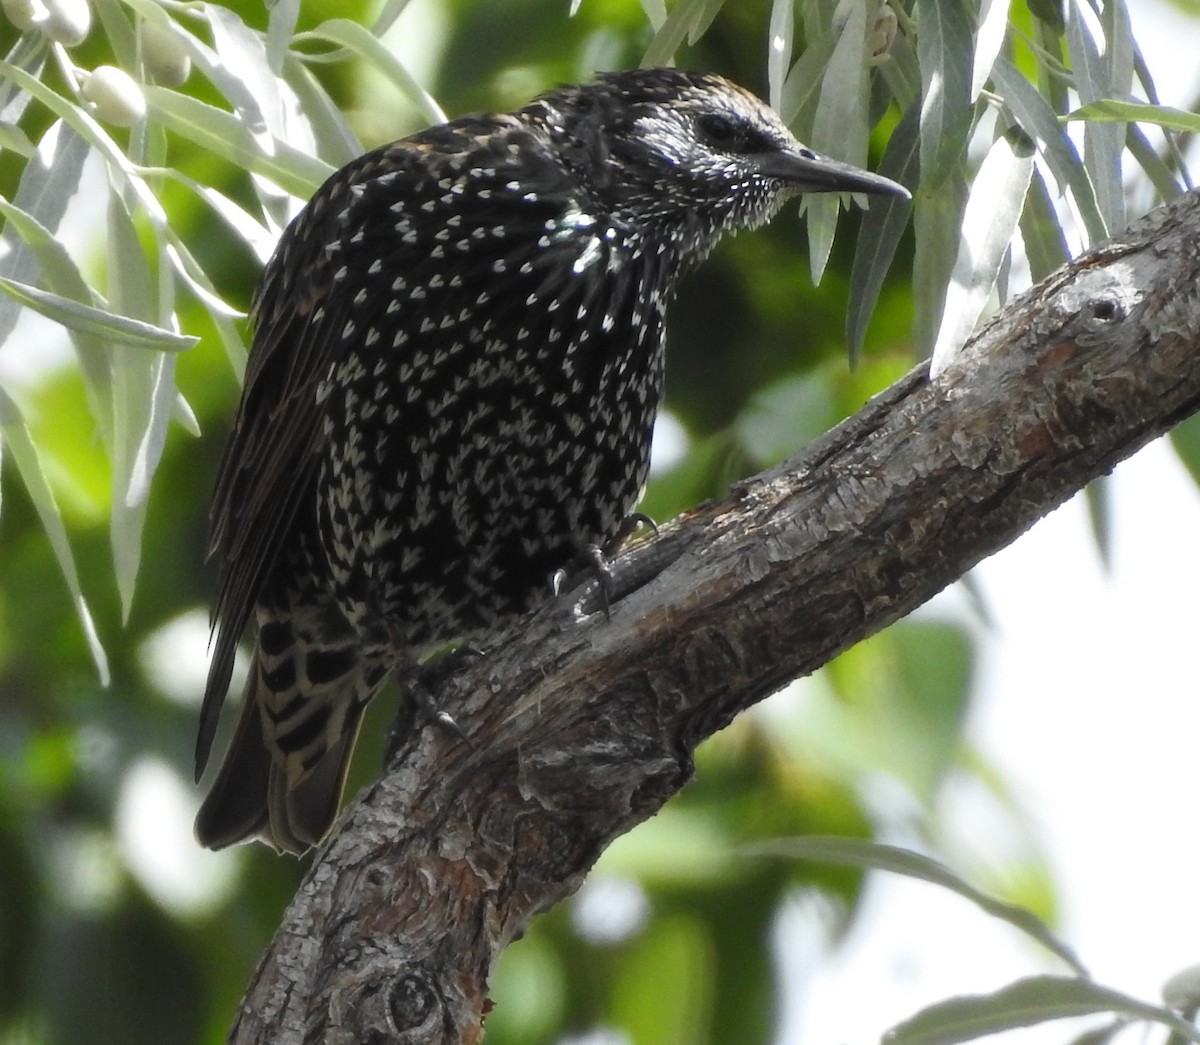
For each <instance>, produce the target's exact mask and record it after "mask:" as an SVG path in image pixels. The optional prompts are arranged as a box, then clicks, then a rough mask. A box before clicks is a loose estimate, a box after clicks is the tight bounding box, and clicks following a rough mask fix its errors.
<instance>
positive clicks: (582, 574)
mask: <svg viewBox="0 0 1200 1045" xmlns="http://www.w3.org/2000/svg"><path fill="white" fill-rule="evenodd" d="M642 526H648V527H649V528H650V530H651V531H652V533H653V535H654V536H655V537H657V536H658V524H657V523H655V521H654V520H653V519H651V518H650V516H648V515H646V514H645V513H644V512H633V513H632V514H631V515H628V516H626V517H625V519H624V520H622V522H621V525H620V526H619V527H618V529H617V532H616V533H615V534H613V536H612V537H610V538H609V539H608V540H607V541H606V542H605V543H604V544H603V545H598V544H589V545H588V546H587V547H586V548H585V549H584V550H583V551H582V552H580V553H579V554H578V555H577V556H576V557H575V558H574V560H573V561H572V562H571V563H570V564H568V566H567V567H565V568H563V569H559V570H555V571H554V574H553V575H552V576H551V578H550V590H551V591H552V592H553V593H554V596H555V597H556V598H557V597H558V596H559V595H561V594H562V593H563V592H567V591H571V590H572V589H574V588H577V587H578V586H579V585H580V584H582V583H583V582H585V581H594V582H595V584H596V587H597V592H598V595H599V598H600V608H601V609H602V610H603V611H604V619H605V620H611V619H612V604H613V603H614V602H615V601H616V600H617V599H618V598H619V597H620V595H621V594H624V593H623V592H618V591H617V584H616V575H615V573H614V571H613V567H612V559H613V558H615V557H616V556H617V554H618V553H619V552H620V551H621V550H622V548H623V546H624V545H625V543H626V541H628V540H629V538H630V537H632V536H633V535H634V534H635V533H636V532H637V531H638V530H639V529H641V527H642ZM581 601H582V600H581Z"/></svg>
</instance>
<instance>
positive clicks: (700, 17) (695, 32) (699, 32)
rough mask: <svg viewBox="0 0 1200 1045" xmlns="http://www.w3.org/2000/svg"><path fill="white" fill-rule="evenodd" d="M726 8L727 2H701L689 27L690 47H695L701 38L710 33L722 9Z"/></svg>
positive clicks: (716, 0) (705, 0)
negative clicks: (710, 28)
mask: <svg viewBox="0 0 1200 1045" xmlns="http://www.w3.org/2000/svg"><path fill="white" fill-rule="evenodd" d="M724 6H725V0H700V3H699V10H698V11H697V12H696V14H695V16H694V17H693V18H692V24H691V25H690V26H689V27H688V36H687V41H688V46H690V47H695V45H696V44H697V43H698V42H699V41H700V38H701V37H702V36H704V34H705V33H707V32H708V30H709V27H710V26H711V25H712V24H713V20H714V19H715V18H716V17H717V15H718V14H720V13H721V8H722V7H724Z"/></svg>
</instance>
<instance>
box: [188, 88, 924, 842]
mask: <svg viewBox="0 0 1200 1045" xmlns="http://www.w3.org/2000/svg"><path fill="white" fill-rule="evenodd" d="M826 190H832V191H852V192H882V193H892V194H903V190H902V189H900V187H899V186H896V185H893V184H892V183H891V182H888V181H886V180H885V179H882V178H877V177H875V176H873V175H870V174H866V173H864V172H861V171H857V170H855V169H854V168H851V167H847V166H845V165H842V164H837V163H834V162H832V161H828V160H824V159H821V158H819V157H816V156H814V155H813V154H812V153H811V152H810V151H809V150H807V149H805V148H804V147H803V146H801V145H800V144H799V143H798V142H796V141H795V139H794V138H793V137H792V136H791V135H790V134H789V133H788V132H787V130H786V129H785V128H784V127H783V125H782V124H781V123H780V122H779V120H778V118H777V117H776V116H775V115H774V114H773V113H772V112H771V111H770V110H769V109H768V108H767V107H766V106H764V105H763V103H762V102H760V101H759V100H758V99H756V98H754V97H753V96H752V95H750V94H748V93H746V92H745V91H743V90H741V89H740V88H738V87H736V86H734V85H732V84H730V83H728V82H727V81H725V80H722V79H720V78H718V77H714V76H704V75H698V74H693V73H685V72H679V71H676V70H669V69H657V70H643V71H638V72H624V73H611V74H606V75H603V76H601V77H599V79H598V81H597V82H596V83H594V84H590V85H586V86H581V87H567V88H563V89H561V90H559V91H555V92H553V93H551V94H549V95H546V96H545V97H544V98H542V99H540V100H538V101H535V102H533V103H532V104H530V105H529V106H527V107H526V108H524V109H522V110H520V111H518V112H516V113H513V114H502V115H484V116H470V117H464V118H463V119H460V120H455V121H453V122H451V123H448V124H444V125H442V126H438V127H433V128H430V129H429V130H426V131H423V132H421V133H420V134H416V135H413V136H412V137H411V138H407V139H405V140H403V141H399V142H395V143H393V144H391V145H388V146H385V147H383V148H381V149H377V150H375V151H374V152H371V153H368V154H367V155H365V156H363V157H361V158H359V159H358V160H356V161H354V162H353V163H351V164H349V165H348V166H347V167H345V168H343V169H342V170H340V171H338V172H337V173H336V174H334V175H333V177H331V178H330V179H329V181H328V182H326V183H325V185H324V186H323V187H322V188H321V189H320V191H319V192H318V193H317V194H316V196H314V198H313V199H312V201H311V202H310V203H309V204H308V206H307V207H306V208H305V209H304V210H303V211H302V212H301V214H300V215H299V216H298V217H297V219H296V220H295V221H294V222H293V223H292V224H291V225H290V226H289V227H288V229H287V230H286V231H285V233H284V235H283V237H282V239H281V241H280V243H279V246H278V248H277V250H276V252H275V255H274V257H273V258H272V259H271V261H270V263H269V264H268V266H267V270H266V272H265V274H264V276H263V279H262V283H261V285H260V287H259V289H258V294H257V298H256V330H255V337H254V343H253V346H252V350H251V356H250V366H249V370H248V373H247V375H246V386H245V391H244V393H243V397H242V403H241V406H240V409H239V412H238V417H237V423H236V426H235V429H234V433H233V435H232V437H231V439H230V442H229V445H228V447H227V448H226V452H225V456H224V459H223V461H222V465H221V471H220V477H219V480H218V486H217V492H216V498H215V502H214V505H213V523H214V531H213V552H214V554H215V555H216V556H217V558H218V562H219V567H220V586H219V590H218V596H217V602H216V608H215V614H214V616H215V620H216V622H217V625H218V633H217V641H216V648H215V656H214V661H213V666H212V670H211V673H210V676H209V683H208V688H207V690H206V693H205V703H204V710H203V713H202V717H201V727H200V736H199V739H198V742H197V767H198V771H199V770H200V769H202V768H203V766H204V764H205V762H206V761H207V757H208V753H209V749H210V746H211V743H212V738H213V734H214V731H215V728H216V719H217V715H218V712H219V709H220V705H221V702H222V700H223V699H224V696H225V691H226V689H227V688H228V685H229V678H230V671H231V667H232V660H233V653H234V648H235V646H236V643H237V641H238V639H239V637H240V635H241V633H242V631H243V629H244V627H245V625H246V622H247V620H248V618H249V617H250V616H251V614H252V613H253V615H254V616H255V619H256V622H257V647H256V651H255V653H256V655H255V664H254V666H253V668H252V670H251V677H250V681H249V683H248V686H247V693H246V696H245V706H244V708H243V711H242V717H241V719H240V722H239V727H238V733H237V736H236V737H235V739H234V741H233V743H232V745H231V750H230V753H229V754H228V755H227V757H226V760H225V763H224V765H223V766H222V769H221V772H220V774H219V775H218V777H217V779H216V781H215V782H214V784H213V787H212V790H211V791H210V794H209V796H208V798H207V800H206V801H205V804H204V806H203V808H202V809H201V812H200V815H199V817H198V818H197V834H198V836H199V838H200V840H201V841H202V842H203V843H204V844H206V845H209V846H213V847H219V846H223V845H228V844H230V843H232V842H235V841H239V840H241V839H242V838H245V837H248V836H251V835H259V836H261V837H262V838H264V839H265V840H267V841H270V842H273V843H274V844H276V845H277V846H280V847H281V848H285V849H289V850H292V851H295V852H300V851H303V850H304V849H305V848H307V847H308V846H309V845H312V844H314V843H315V842H317V841H319V840H320V838H321V837H322V836H323V835H324V834H325V832H326V831H327V830H328V827H329V825H330V823H331V822H332V819H333V816H334V814H335V812H336V806H337V801H338V797H339V795H340V791H341V786H342V781H343V778H344V775H345V766H346V762H347V760H348V757H349V754H350V749H351V747H352V746H353V741H354V736H355V734H356V732H357V728H358V721H359V718H360V716H361V712H362V709H363V707H364V706H365V704H366V703H367V701H368V700H369V699H370V697H371V696H372V694H373V693H374V691H375V690H376V689H377V688H378V687H379V685H380V683H381V682H382V681H383V679H384V678H385V677H386V675H387V673H388V671H389V670H390V669H391V668H392V667H394V666H395V665H396V664H397V663H398V662H400V661H403V660H405V659H411V658H412V657H414V656H415V654H416V652H417V651H419V649H420V647H422V646H423V645H428V644H430V643H434V642H440V641H445V640H448V639H453V638H459V637H463V636H467V635H471V634H473V633H474V634H478V633H479V632H481V631H483V630H485V629H488V628H490V627H492V626H494V625H496V624H497V623H498V622H500V621H502V620H503V619H504V618H506V617H508V616H509V615H511V614H514V613H517V612H520V611H522V610H524V609H527V608H528V607H529V606H530V605H531V604H532V603H533V602H534V601H535V599H536V598H537V597H539V596H540V595H541V594H543V593H545V592H546V590H547V579H548V577H549V576H550V575H551V574H552V573H553V572H554V571H555V570H556V569H557V568H559V567H561V566H563V565H564V564H565V563H566V562H568V561H569V560H570V559H571V558H572V557H573V556H574V555H576V554H577V553H578V552H580V551H581V550H583V549H585V548H586V547H588V546H590V545H603V544H604V543H606V542H607V541H608V540H609V539H610V538H612V537H613V536H614V535H615V534H616V533H617V532H618V531H619V529H620V526H621V523H622V521H623V520H624V519H625V518H626V517H627V516H628V515H629V514H630V513H631V512H632V511H633V508H634V505H635V504H636V502H637V499H638V496H639V494H640V492H641V488H642V485H643V483H644V482H645V478H646V472H647V468H648V464H649V456H650V435H651V429H652V426H653V422H654V416H655V411H656V408H657V406H658V401H659V398H660V395H661V392H662V381H663V318H664V311H665V308H666V305H667V302H668V299H669V298H670V296H671V293H672V291H673V289H674V287H675V284H676V281H677V279H678V277H679V276H680V275H681V274H682V273H683V272H685V271H687V270H688V269H689V268H690V267H692V266H694V265H695V264H696V263H697V262H699V261H700V260H701V259H702V258H703V257H704V256H705V255H706V254H707V253H708V252H709V250H710V249H711V248H712V246H713V245H714V244H715V243H716V241H717V240H718V239H719V238H720V236H721V235H722V234H724V233H725V232H728V231H732V230H735V229H737V228H742V227H748V226H753V225H756V224H758V223H760V222H762V221H764V220H766V219H767V218H768V217H769V216H770V215H771V214H773V213H774V211H775V210H776V209H777V208H778V206H779V205H780V204H781V203H782V202H783V200H784V199H785V198H786V197H787V196H789V195H792V194H794V193H796V192H802V191H826Z"/></svg>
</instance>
